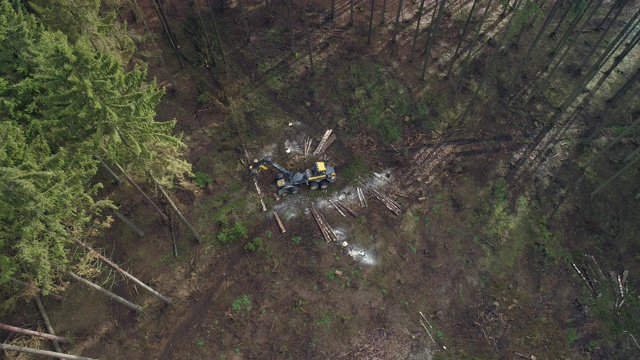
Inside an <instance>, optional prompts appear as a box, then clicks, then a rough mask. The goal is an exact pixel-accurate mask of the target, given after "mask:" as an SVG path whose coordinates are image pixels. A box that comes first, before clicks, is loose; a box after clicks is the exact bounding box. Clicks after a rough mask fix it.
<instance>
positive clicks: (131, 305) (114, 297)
mask: <svg viewBox="0 0 640 360" xmlns="http://www.w3.org/2000/svg"><path fill="white" fill-rule="evenodd" d="M66 274H67V275H69V276H71V277H72V278H74V279H75V280H77V281H79V282H81V283H83V284H85V285H87V286H88V287H90V288H92V289H95V290H98V291H99V292H101V293H103V294H104V295H106V296H107V297H109V298H111V299H112V300H115V301H117V302H119V303H120V304H122V305H124V306H126V307H128V308H129V309H131V310H134V311H136V312H140V313H141V312H144V309H143V308H142V307H141V306H139V305H136V304H134V303H132V302H130V301H128V300H126V299H123V298H121V297H120V296H118V295H116V294H114V293H112V292H111V291H109V290H106V289H103V288H102V287H100V286H98V285H96V284H94V283H92V282H91V281H89V280H87V279H83V278H81V277H80V276H78V275H76V274H74V273H72V272H71V271H66Z"/></svg>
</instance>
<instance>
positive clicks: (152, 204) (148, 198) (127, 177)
mask: <svg viewBox="0 0 640 360" xmlns="http://www.w3.org/2000/svg"><path fill="white" fill-rule="evenodd" d="M116 166H117V167H118V170H120V171H121V172H122V175H124V178H125V179H127V181H128V182H129V184H131V186H133V187H134V188H135V189H136V190H138V192H139V193H140V194H142V196H143V197H144V199H145V200H147V202H148V203H149V204H151V206H153V208H154V209H155V210H156V211H157V212H158V214H160V217H161V218H162V221H164V222H168V221H169V217H168V216H167V215H166V214H165V213H164V212H162V210H160V208H159V207H158V205H156V203H155V202H153V200H151V198H150V197H149V196H148V195H147V194H146V193H145V192H144V191H142V189H141V188H140V186H138V184H136V182H135V181H133V179H132V178H131V177H129V175H127V173H126V172H124V169H123V168H122V166H120V164H118V163H116Z"/></svg>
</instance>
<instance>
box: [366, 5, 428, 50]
mask: <svg viewBox="0 0 640 360" xmlns="http://www.w3.org/2000/svg"><path fill="white" fill-rule="evenodd" d="M423 2H424V0H423ZM374 4H375V0H371V12H370V13H369V34H368V35H367V45H371V31H373V9H374Z"/></svg>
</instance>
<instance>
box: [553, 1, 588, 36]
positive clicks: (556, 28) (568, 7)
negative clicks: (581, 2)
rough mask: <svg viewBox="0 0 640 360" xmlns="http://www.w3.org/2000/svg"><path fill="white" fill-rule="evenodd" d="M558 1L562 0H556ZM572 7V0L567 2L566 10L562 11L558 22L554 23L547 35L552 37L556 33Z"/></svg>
mask: <svg viewBox="0 0 640 360" xmlns="http://www.w3.org/2000/svg"><path fill="white" fill-rule="evenodd" d="M557 1H558V2H560V3H562V2H563V1H562V0H557ZM587 6H588V5H587ZM572 8H573V2H569V6H567V10H565V11H564V12H563V13H562V16H561V17H560V20H558V23H557V24H556V26H555V27H554V28H553V30H551V32H550V33H549V37H551V38H554V37H555V36H556V34H557V33H558V29H560V26H562V23H564V19H566V18H567V16H568V15H569V13H570V12H571V9H572Z"/></svg>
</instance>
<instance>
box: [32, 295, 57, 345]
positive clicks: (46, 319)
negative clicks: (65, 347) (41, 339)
mask: <svg viewBox="0 0 640 360" xmlns="http://www.w3.org/2000/svg"><path fill="white" fill-rule="evenodd" d="M34 300H35V303H36V306H37V307H38V310H39V311H40V316H42V320H44V324H45V325H46V326H47V331H48V332H49V334H51V335H53V336H56V332H55V330H53V326H51V321H49V316H47V312H46V311H45V310H44V305H42V301H41V300H40V296H38V295H36V296H34ZM51 341H52V342H53V347H54V348H55V349H56V351H57V352H59V353H61V352H62V348H61V347H60V342H59V341H58V340H51Z"/></svg>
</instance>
